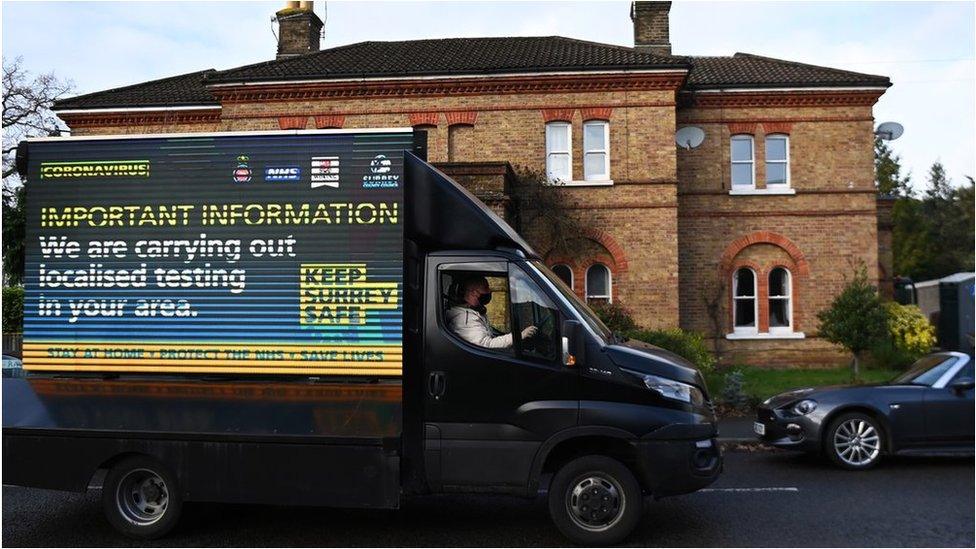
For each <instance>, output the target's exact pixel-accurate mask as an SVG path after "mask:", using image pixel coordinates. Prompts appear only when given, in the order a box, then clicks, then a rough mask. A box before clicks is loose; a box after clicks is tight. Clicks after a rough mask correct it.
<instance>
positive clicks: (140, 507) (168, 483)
mask: <svg viewBox="0 0 976 549" xmlns="http://www.w3.org/2000/svg"><path fill="white" fill-rule="evenodd" d="M182 503H183V500H182V497H181V495H180V491H179V489H178V487H177V485H176V477H175V476H174V475H173V474H172V473H171V472H170V471H169V469H168V468H167V467H166V466H164V465H163V464H162V463H159V462H158V461H156V460H154V459H152V458H149V457H146V456H137V457H131V458H127V459H124V460H122V461H120V462H119V463H118V464H116V465H115V467H113V468H112V469H111V470H110V471H109V472H108V475H106V476H105V483H104V485H103V487H102V509H103V511H104V512H105V518H107V519H108V521H109V523H111V524H112V526H114V527H115V529H116V530H118V531H119V532H121V533H123V534H125V535H126V536H129V537H132V538H137V539H154V538H158V537H161V536H164V535H166V534H167V533H168V532H169V531H170V530H172V529H173V527H174V526H176V522H177V521H178V520H179V518H180V511H181V509H182Z"/></svg>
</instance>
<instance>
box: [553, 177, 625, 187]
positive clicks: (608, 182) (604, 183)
mask: <svg viewBox="0 0 976 549" xmlns="http://www.w3.org/2000/svg"><path fill="white" fill-rule="evenodd" d="M550 185H553V186H556V187H612V186H613V180H612V179H600V180H592V181H586V180H573V181H558V182H556V183H550Z"/></svg>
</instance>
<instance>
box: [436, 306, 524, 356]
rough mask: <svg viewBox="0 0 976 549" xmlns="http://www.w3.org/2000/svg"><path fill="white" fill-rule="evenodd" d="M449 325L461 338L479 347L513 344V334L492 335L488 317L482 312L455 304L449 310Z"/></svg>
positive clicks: (497, 346)
mask: <svg viewBox="0 0 976 549" xmlns="http://www.w3.org/2000/svg"><path fill="white" fill-rule="evenodd" d="M445 316H446V320H447V326H448V328H450V329H451V331H453V332H454V333H455V334H457V335H458V337H460V338H461V339H463V340H465V341H467V342H469V343H473V344H475V345H477V346H479V347H487V348H489V349H508V348H510V347H511V346H512V334H505V335H500V336H494V337H493V336H492V330H491V324H489V323H488V317H487V316H485V315H483V314H481V313H480V312H478V311H476V310H474V309H471V308H468V307H464V306H461V305H455V306H454V307H451V308H450V309H448V310H447V314H446V315H445Z"/></svg>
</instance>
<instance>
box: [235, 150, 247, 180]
mask: <svg viewBox="0 0 976 549" xmlns="http://www.w3.org/2000/svg"><path fill="white" fill-rule="evenodd" d="M249 160H250V157H248V156H247V155H245V154H242V155H240V156H238V157H237V167H236V168H234V181H236V182H238V183H247V182H248V181H250V180H251V167H250V166H248V165H247V162H248V161H249Z"/></svg>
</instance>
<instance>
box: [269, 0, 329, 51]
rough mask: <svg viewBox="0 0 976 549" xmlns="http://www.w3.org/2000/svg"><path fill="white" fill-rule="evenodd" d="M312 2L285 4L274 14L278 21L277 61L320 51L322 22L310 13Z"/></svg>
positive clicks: (313, 13) (312, 12)
mask: <svg viewBox="0 0 976 549" xmlns="http://www.w3.org/2000/svg"><path fill="white" fill-rule="evenodd" d="M312 5H313V3H312V2H287V3H286V4H285V8H284V9H282V10H280V11H278V13H276V14H275V20H277V21H278V56H277V58H278V59H285V58H288V57H295V56H296V55H303V54H306V53H311V52H316V51H319V50H320V49H321V44H320V42H321V35H322V20H321V19H319V16H318V15H315V12H314V11H312Z"/></svg>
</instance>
